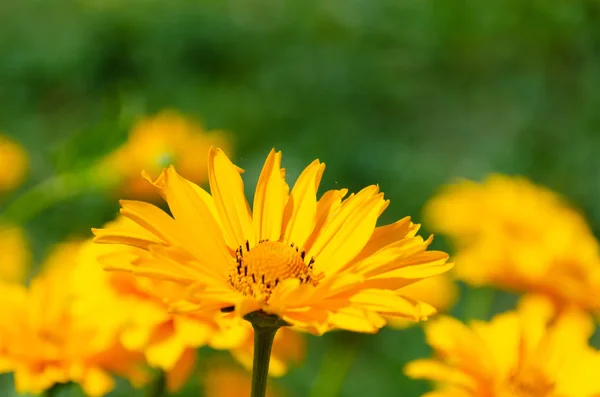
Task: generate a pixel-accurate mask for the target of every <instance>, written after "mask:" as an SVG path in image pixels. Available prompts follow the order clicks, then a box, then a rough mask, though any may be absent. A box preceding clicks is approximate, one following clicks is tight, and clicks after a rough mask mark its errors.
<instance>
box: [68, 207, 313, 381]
mask: <svg viewBox="0 0 600 397" xmlns="http://www.w3.org/2000/svg"><path fill="white" fill-rule="evenodd" d="M107 226H108V227H115V228H123V227H126V228H129V230H137V232H138V233H139V235H140V236H143V235H144V233H146V234H148V232H147V231H146V230H145V229H143V228H142V227H140V226H139V225H137V224H136V223H135V222H133V221H131V220H129V219H127V218H123V217H119V218H118V219H117V220H115V221H113V222H110V223H109V224H108V225H107ZM147 237H149V238H151V235H149V234H148V235H147ZM136 255H137V256H145V255H146V256H147V255H148V253H147V252H146V251H144V250H142V249H140V248H137V247H132V246H127V245H121V246H118V245H111V246H107V245H100V244H93V243H92V242H91V241H89V242H86V243H85V244H83V247H82V249H81V253H80V260H79V263H78V266H77V270H76V272H75V275H76V286H77V287H76V291H77V298H78V300H79V303H80V305H85V306H86V310H89V311H94V312H95V313H98V315H101V316H103V318H104V322H108V323H113V324H115V326H116V327H121V330H122V331H121V333H120V341H121V343H122V344H123V346H125V347H126V348H127V349H129V350H132V351H137V352H141V353H143V354H144V356H145V358H146V360H147V362H148V363H149V364H150V365H151V366H153V367H156V368H160V369H162V370H163V371H165V372H166V375H167V376H166V380H167V387H168V389H169V391H171V392H175V391H177V390H178V389H179V388H180V387H181V386H182V385H183V384H184V383H185V382H186V380H187V379H188V378H189V376H190V375H191V373H192V371H193V369H194V367H195V358H196V352H195V349H196V348H199V347H201V346H206V345H208V346H211V347H213V348H215V349H225V350H231V353H232V354H233V356H234V357H235V358H236V359H238V360H239V361H240V362H242V363H243V364H244V365H249V366H250V367H251V365H252V347H253V343H254V340H253V331H252V327H251V326H250V324H248V323H247V322H246V321H243V320H242V319H239V318H235V317H232V318H222V319H218V318H215V316H207V313H204V312H196V313H184V314H178V313H172V312H170V311H169V310H168V306H169V302H176V301H179V300H180V299H182V297H185V291H182V289H181V287H180V285H179V284H177V283H175V282H173V281H169V280H163V279H151V278H145V277H134V275H132V274H131V273H125V272H105V271H103V270H102V267H101V265H100V264H99V263H98V261H97V258H98V257H101V258H103V260H104V261H109V262H110V263H111V264H112V266H119V265H122V264H121V263H120V262H119V259H120V258H121V257H122V256H136ZM124 265H127V262H125V263H124ZM290 333H291V331H288V332H285V333H281V334H280V335H278V337H277V338H276V340H275V344H274V351H273V354H272V362H273V365H272V366H271V368H270V372H271V373H272V374H274V375H283V374H284V373H285V372H286V371H287V365H288V363H290V362H296V361H299V360H300V359H301V358H302V357H303V354H304V344H303V340H302V339H301V338H300V335H297V334H295V333H293V334H292V335H289V334H290Z"/></svg>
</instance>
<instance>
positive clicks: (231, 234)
mask: <svg viewBox="0 0 600 397" xmlns="http://www.w3.org/2000/svg"><path fill="white" fill-rule="evenodd" d="M208 181H209V184H210V191H211V193H212V196H213V198H214V200H215V206H216V208H217V212H218V213H219V217H220V218H221V222H222V224H223V228H224V231H225V239H226V240H227V243H228V244H229V246H230V247H239V246H243V245H244V244H245V243H246V241H248V242H249V243H250V245H251V246H254V245H255V244H256V237H255V233H254V229H253V226H252V215H251V213H250V207H249V206H248V201H247V200H246V196H245V195H244V182H243V181H242V178H241V176H240V171H239V169H238V168H237V167H236V166H235V165H234V164H233V163H232V162H231V160H229V158H228V157H227V156H226V155H225V153H223V151H222V150H221V149H218V148H214V147H212V148H211V149H210V151H209V152H208Z"/></svg>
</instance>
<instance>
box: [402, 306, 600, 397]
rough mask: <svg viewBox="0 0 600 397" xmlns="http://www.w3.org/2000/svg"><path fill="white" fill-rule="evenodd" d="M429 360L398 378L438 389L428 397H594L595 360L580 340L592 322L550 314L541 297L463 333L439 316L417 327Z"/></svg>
mask: <svg viewBox="0 0 600 397" xmlns="http://www.w3.org/2000/svg"><path fill="white" fill-rule="evenodd" d="M425 332H426V335H427V342H428V343H429V345H431V347H432V348H433V349H434V352H435V354H436V358H434V359H422V360H416V361H413V362H411V363H409V364H408V365H407V367H406V368H405V372H406V374H407V375H408V376H410V377H412V378H420V379H429V380H432V381H435V382H437V383H438V384H439V390H438V391H437V392H432V393H430V394H428V396H431V397H433V396H436V397H453V396H456V397H458V396H460V397H557V396H561V397H593V396H597V395H598V393H600V379H599V378H598V376H597V374H598V371H600V355H599V353H598V352H596V351H595V350H593V349H592V348H590V346H589V345H588V343H587V341H588V339H589V337H590V336H591V334H592V332H593V322H592V321H591V319H590V318H589V317H588V316H587V315H586V314H585V313H584V312H581V311H579V310H576V309H573V308H570V309H568V310H564V311H562V312H560V313H555V312H554V308H553V306H552V304H551V303H550V302H549V301H547V300H546V299H544V298H541V297H527V298H525V299H524V300H523V301H522V302H521V304H520V306H519V309H518V310H517V311H516V312H508V313H503V314H500V315H497V316H496V317H495V318H494V319H492V321H491V322H489V323H486V322H481V321H474V322H472V323H471V325H470V326H466V325H464V324H463V323H461V322H460V321H458V320H456V319H453V318H451V317H439V318H437V319H435V320H433V321H431V322H430V323H428V324H427V325H426V327H425Z"/></svg>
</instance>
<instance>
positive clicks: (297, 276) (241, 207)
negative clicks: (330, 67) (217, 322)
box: [94, 148, 452, 334]
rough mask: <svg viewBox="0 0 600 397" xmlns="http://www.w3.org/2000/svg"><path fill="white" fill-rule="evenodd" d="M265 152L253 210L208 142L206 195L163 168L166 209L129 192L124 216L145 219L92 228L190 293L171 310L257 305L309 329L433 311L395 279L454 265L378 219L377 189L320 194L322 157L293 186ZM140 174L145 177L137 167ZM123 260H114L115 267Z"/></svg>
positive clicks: (368, 324) (376, 323)
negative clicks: (138, 253)
mask: <svg viewBox="0 0 600 397" xmlns="http://www.w3.org/2000/svg"><path fill="white" fill-rule="evenodd" d="M280 163H281V152H275V151H274V150H273V151H271V153H270V154H269V156H268V158H267V160H266V162H265V165H264V167H263V170H262V172H261V175H260V177H259V180H258V184H257V187H256V193H255V195H254V205H253V208H254V211H253V214H252V213H251V212H250V207H249V205H248V203H247V201H246V198H245V196H244V185H243V182H242V178H241V175H240V172H241V170H240V169H239V168H238V167H236V166H235V165H234V164H233V163H231V161H230V160H229V159H228V158H227V156H226V155H225V154H224V153H223V151H221V150H220V149H214V148H213V149H211V150H210V151H209V158H208V177H209V183H210V188H211V192H212V195H210V194H209V193H207V192H206V191H204V190H203V189H201V188H200V187H198V186H197V185H195V184H193V183H191V182H189V181H187V180H186V179H184V178H182V177H181V176H179V175H178V174H177V173H176V172H175V169H174V168H173V167H170V168H168V169H165V170H164V171H163V173H162V174H161V175H160V176H159V177H158V179H157V180H156V181H154V182H152V184H153V185H154V186H155V188H156V189H157V190H158V191H159V192H160V194H161V195H162V197H163V198H165V199H166V201H167V202H168V204H169V208H170V210H171V213H172V214H173V217H171V216H169V215H167V214H166V213H165V212H163V211H161V210H160V209H158V208H157V207H155V206H153V205H151V204H147V203H143V202H138V201H125V200H123V201H121V206H122V209H121V213H122V214H123V215H124V216H125V217H128V218H130V219H131V220H133V221H135V222H136V223H137V224H138V225H140V226H143V227H144V228H145V229H146V231H147V233H146V234H144V235H140V234H139V233H138V232H137V231H136V230H133V229H129V228H126V227H125V228H110V227H109V228H106V229H99V230H94V232H95V234H96V242H99V243H109V244H114V243H118V244H128V245H132V246H136V247H138V248H141V249H143V250H145V251H146V252H147V253H148V255H145V256H135V257H130V258H127V257H124V256H123V257H121V258H119V261H120V263H121V264H122V263H124V262H128V263H130V264H131V265H130V266H129V267H128V268H127V267H126V269H127V270H130V271H132V272H133V273H134V274H137V275H140V276H145V277H150V278H157V279H168V280H171V281H174V282H176V283H178V284H179V285H180V286H181V288H182V289H184V288H185V290H186V293H187V297H186V299H185V300H182V301H181V302H174V303H172V304H171V309H172V310H174V311H178V312H194V311H203V312H210V313H213V314H215V313H218V312H219V311H224V312H231V311H233V312H234V313H232V314H230V315H237V316H239V317H241V316H244V315H246V314H248V313H251V312H255V311H259V310H262V311H264V312H266V313H271V314H275V315H278V316H279V317H280V318H282V319H283V320H285V321H287V322H288V323H290V324H292V325H294V326H296V327H298V328H300V329H304V330H306V331H309V332H312V333H316V334H322V333H323V332H326V331H327V330H329V329H332V328H341V329H347V330H353V331H359V332H376V331H377V330H378V329H379V328H380V327H382V326H384V325H385V319H384V317H383V316H388V317H402V318H408V319H412V320H421V319H423V318H425V317H427V316H429V315H431V314H433V313H434V312H435V309H434V308H433V307H432V306H431V305H429V304H426V303H424V302H421V301H416V300H413V299H410V298H407V297H405V296H404V295H403V290H402V288H403V287H405V286H407V285H409V284H412V283H413V282H416V281H418V280H421V279H423V278H427V277H431V276H434V275H437V274H441V273H443V272H445V271H447V270H448V269H450V268H451V267H452V265H451V264H447V263H446V260H447V257H448V256H447V254H445V253H443V252H438V251H426V249H427V247H428V245H429V244H430V242H431V238H429V239H427V240H423V239H422V238H421V237H418V236H416V233H417V230H418V228H419V225H415V224H413V223H412V222H411V221H410V219H409V218H408V217H407V218H404V219H402V220H400V221H398V222H396V223H394V224H391V225H387V226H382V227H377V228H376V227H375V224H376V222H377V219H378V218H379V216H380V214H381V213H382V212H383V211H384V210H385V208H386V207H387V205H388V204H389V201H387V200H384V199H383V194H382V193H379V188H378V187H377V186H369V187H367V188H365V189H363V190H361V191H360V192H358V193H357V194H353V195H351V196H350V197H348V198H347V199H345V200H342V198H343V197H344V196H345V194H346V193H347V190H346V189H343V190H332V191H329V192H327V193H325V194H324V195H323V196H322V197H321V199H319V200H317V198H316V195H317V188H318V185H319V182H320V179H321V176H322V174H323V171H324V168H325V166H324V164H322V163H320V162H319V161H318V160H315V161H314V162H313V163H311V164H310V165H309V166H308V167H307V168H306V169H305V170H304V171H303V172H302V173H301V175H300V176H299V178H298V180H297V181H296V183H295V185H294V187H293V189H292V190H291V192H290V189H289V187H288V185H287V183H286V182H285V171H284V169H282V168H281V167H280ZM146 179H148V180H149V181H151V180H150V179H149V178H148V176H147V175H146ZM121 269H123V266H122V265H121Z"/></svg>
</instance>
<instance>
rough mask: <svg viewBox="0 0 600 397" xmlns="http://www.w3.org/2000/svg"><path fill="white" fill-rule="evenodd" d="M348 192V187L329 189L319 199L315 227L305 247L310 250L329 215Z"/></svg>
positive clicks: (337, 208) (338, 206) (336, 208)
mask: <svg viewBox="0 0 600 397" xmlns="http://www.w3.org/2000/svg"><path fill="white" fill-rule="evenodd" d="M347 193H348V189H341V190H329V191H328V192H325V194H324V195H323V196H322V197H321V198H320V199H319V201H317V215H316V216H315V227H314V228H313V231H312V232H311V234H310V236H308V239H307V240H306V243H305V244H304V249H305V250H306V251H310V249H311V248H312V246H313V244H314V243H315V241H317V238H318V237H319V236H320V234H321V231H322V228H323V226H324V225H325V224H326V223H327V220H328V219H329V217H330V216H331V215H332V214H333V213H335V212H337V211H338V210H339V208H340V206H341V205H342V198H344V196H345V195H346V194H347Z"/></svg>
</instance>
